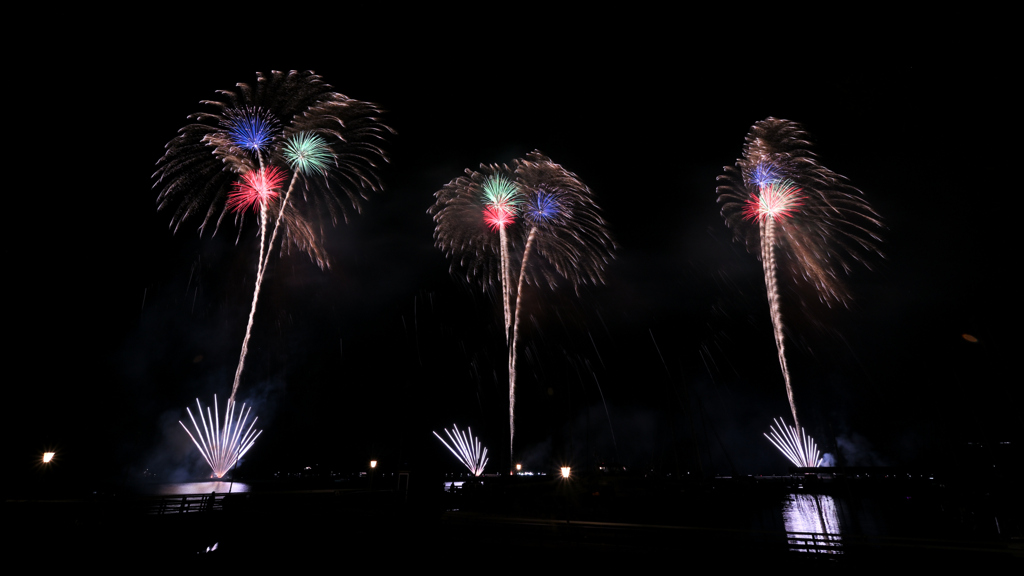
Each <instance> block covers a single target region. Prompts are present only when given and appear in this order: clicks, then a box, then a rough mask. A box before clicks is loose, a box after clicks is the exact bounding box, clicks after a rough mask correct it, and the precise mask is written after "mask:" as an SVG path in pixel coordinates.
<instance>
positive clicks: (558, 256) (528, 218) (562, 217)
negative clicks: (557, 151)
mask: <svg viewBox="0 0 1024 576" xmlns="http://www.w3.org/2000/svg"><path fill="white" fill-rule="evenodd" d="M516 164H517V166H516V180H517V182H518V183H519V185H520V188H521V189H522V190H523V193H524V195H525V196H526V198H527V200H526V201H525V202H524V203H523V208H522V213H523V219H524V221H525V223H526V224H528V227H529V229H530V232H529V233H528V234H527V239H526V246H525V248H523V258H522V264H521V265H520V270H519V282H518V286H517V288H516V306H515V321H514V322H513V326H512V346H511V350H510V351H509V362H508V374H509V430H510V431H511V436H512V438H513V439H514V437H515V389H516V361H517V358H518V354H517V352H518V348H519V346H518V345H519V320H520V314H519V311H520V305H521V304H522V297H523V282H524V281H525V280H526V279H527V278H530V277H532V276H538V277H539V278H538V282H537V283H539V279H543V280H546V281H547V283H548V285H549V286H550V287H551V288H554V287H555V285H556V284H557V282H558V281H559V279H560V278H564V279H565V280H566V281H568V282H569V283H570V284H572V286H573V287H574V288H576V290H577V294H578V293H579V285H580V284H583V283H587V282H589V283H591V284H598V283H601V282H603V281H604V268H605V266H606V265H607V264H608V263H609V262H610V261H611V258H612V251H613V250H614V247H615V244H614V242H612V239H611V236H610V235H609V234H608V229H607V226H606V225H605V222H604V219H602V218H601V216H600V214H599V212H598V209H597V205H596V204H595V203H594V199H593V193H592V192H591V191H590V189H589V188H588V187H587V186H586V184H584V183H583V182H581V181H580V179H579V177H577V176H576V175H575V174H573V173H572V172H569V171H568V170H566V169H564V168H562V166H560V165H558V164H555V163H554V162H552V161H551V160H550V159H548V158H547V157H546V156H544V155H543V154H541V153H540V152H538V151H536V150H535V151H533V152H531V153H529V154H527V156H526V158H525V159H523V160H519V161H518V162H517V163H516ZM532 250H535V251H536V252H537V254H538V256H540V257H541V258H543V259H544V260H545V261H546V262H547V263H549V264H551V266H552V267H553V268H554V271H552V270H550V269H546V268H545V267H543V266H534V267H531V268H528V267H527V265H528V263H529V262H530V254H531V251H532ZM530 270H536V271H537V272H536V273H535V274H530V273H529V271H530ZM606 408H607V407H606ZM613 434H614V433H613ZM509 449H510V452H512V445H511V440H510V446H509Z"/></svg>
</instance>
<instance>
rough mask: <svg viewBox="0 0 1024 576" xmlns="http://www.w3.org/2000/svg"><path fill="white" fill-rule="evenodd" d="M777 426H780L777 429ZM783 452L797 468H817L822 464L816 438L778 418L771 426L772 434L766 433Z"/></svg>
mask: <svg viewBox="0 0 1024 576" xmlns="http://www.w3.org/2000/svg"><path fill="white" fill-rule="evenodd" d="M776 426H778V428H777V429H776ZM764 437H765V438H767V439H768V440H769V441H770V442H771V443H772V444H774V445H775V447H776V448H778V449H779V451H780V452H782V453H783V454H784V455H785V456H786V458H789V461H790V462H792V463H793V465H794V466H796V467H797V468H817V467H818V466H821V462H822V460H821V455H820V453H819V452H818V446H817V445H816V444H815V443H814V440H813V439H812V438H811V437H810V436H808V435H807V434H806V433H805V432H804V430H803V429H802V428H799V429H798V428H797V427H796V426H786V425H785V424H783V422H782V421H781V420H780V419H778V418H776V419H775V425H773V426H772V427H771V436H769V435H768V434H765V435H764Z"/></svg>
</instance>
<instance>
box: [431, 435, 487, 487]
mask: <svg viewBox="0 0 1024 576" xmlns="http://www.w3.org/2000/svg"><path fill="white" fill-rule="evenodd" d="M452 430H454V431H455V434H454V435H453V434H452V433H451V432H449V431H448V429H447V428H446V429H445V431H444V433H445V434H447V435H448V439H449V440H451V441H452V443H451V445H449V444H448V443H447V442H445V441H444V438H441V436H440V435H439V434H438V433H437V432H434V436H437V439H438V440H440V441H441V443H442V444H444V447H445V448H447V449H449V450H451V452H452V454H455V457H456V458H458V459H459V462H462V463H463V464H465V465H466V468H469V471H470V472H472V473H473V476H479V475H481V474H483V473H484V467H485V466H487V461H488V460H487V448H484V447H483V446H481V445H480V440H478V439H476V438H473V429H472V428H468V429H467V430H468V432H459V428H458V426H456V425H454V424H452ZM453 446H454V448H453Z"/></svg>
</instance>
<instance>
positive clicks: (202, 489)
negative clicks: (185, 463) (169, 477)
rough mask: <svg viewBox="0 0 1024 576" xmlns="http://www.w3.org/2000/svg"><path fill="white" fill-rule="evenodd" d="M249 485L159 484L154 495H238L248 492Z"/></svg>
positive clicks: (214, 483)
mask: <svg viewBox="0 0 1024 576" xmlns="http://www.w3.org/2000/svg"><path fill="white" fill-rule="evenodd" d="M248 491H249V485H248V484H243V483H241V482H221V481H217V482H182V483H180V484H160V485H159V486H157V487H156V493H157V494H159V495H161V496H169V495H174V494H209V493H210V492H216V493H217V494H228V493H230V494H239V493H242V492H248Z"/></svg>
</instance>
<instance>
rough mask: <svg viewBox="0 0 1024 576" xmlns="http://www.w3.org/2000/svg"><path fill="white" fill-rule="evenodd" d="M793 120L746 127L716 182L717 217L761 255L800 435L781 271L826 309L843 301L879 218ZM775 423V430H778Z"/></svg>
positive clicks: (873, 247) (872, 245)
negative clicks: (847, 279)
mask: <svg viewBox="0 0 1024 576" xmlns="http://www.w3.org/2000/svg"><path fill="white" fill-rule="evenodd" d="M806 138H807V134H806V133H805V132H804V131H803V128H801V126H800V125H799V124H797V123H796V122H791V121H789V120H780V119H777V118H767V119H765V120H762V121H760V122H758V123H756V124H754V126H753V127H751V129H750V133H748V134H747V138H746V144H745V145H744V148H743V157H742V158H740V159H738V160H737V161H736V166H734V167H733V166H727V167H726V168H725V172H726V173H725V174H724V175H722V176H719V177H718V179H719V181H720V182H722V184H720V185H719V186H718V201H719V203H721V204H722V216H723V217H724V218H725V221H726V224H728V225H729V226H730V227H731V228H732V229H733V232H734V233H735V236H736V238H737V240H739V241H741V242H744V243H745V244H746V246H747V249H748V250H749V251H750V252H752V253H755V254H756V253H759V254H760V257H761V263H762V266H763V267H764V281H765V288H766V290H767V292H768V303H769V309H770V312H771V318H772V326H773V329H774V334H775V346H776V349H777V350H778V356H779V365H780V367H781V368H782V375H783V379H784V380H785V383H786V395H787V397H788V399H789V406H790V410H791V411H792V413H793V423H794V425H795V429H796V430H800V431H801V433H802V428H801V427H800V421H799V419H798V418H797V410H796V401H795V400H794V398H793V387H792V384H791V382H790V376H789V368H788V367H787V365H786V353H785V338H784V336H783V322H782V311H781V308H780V304H779V286H778V275H779V270H780V269H782V270H785V271H786V272H788V274H787V277H788V278H790V279H792V280H793V281H794V282H796V283H800V282H804V283H808V284H810V285H811V286H812V287H813V289H814V291H815V292H816V293H817V294H818V297H819V298H820V299H821V300H822V302H824V303H825V304H827V305H830V306H831V305H832V304H833V303H840V304H844V305H845V304H846V303H847V302H848V301H849V295H848V293H847V292H846V289H845V287H844V286H843V285H842V283H841V282H840V280H839V278H840V276H841V275H842V274H843V273H847V272H849V270H850V264H851V262H853V261H857V262H861V263H863V264H865V265H866V263H865V260H864V256H863V255H864V254H865V253H867V252H875V251H877V243H878V242H880V239H879V238H878V236H877V235H876V233H875V230H876V229H878V228H879V227H881V225H882V223H881V220H880V217H879V216H878V214H877V213H876V212H875V211H874V210H873V209H872V208H871V206H870V205H869V204H868V203H867V201H865V200H864V198H863V197H862V196H861V193H860V191H859V190H857V189H856V188H854V187H852V186H850V185H849V184H847V183H846V178H844V177H843V176H841V175H839V174H836V173H835V172H832V171H831V170H829V169H828V168H825V167H824V166H822V165H821V164H819V163H818V161H817V160H816V159H815V157H814V154H813V153H812V152H811V151H810V146H811V144H810V142H808V141H807V140H806ZM780 426H781V425H780Z"/></svg>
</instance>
